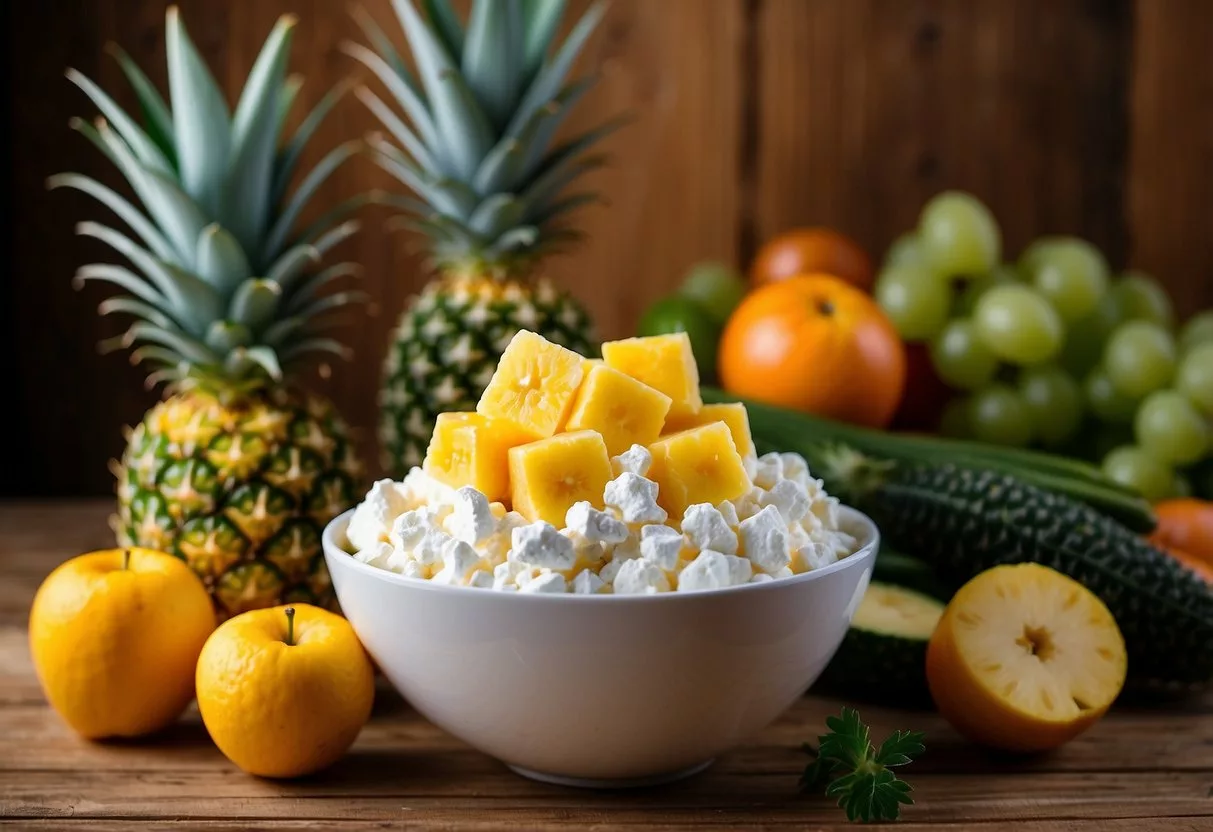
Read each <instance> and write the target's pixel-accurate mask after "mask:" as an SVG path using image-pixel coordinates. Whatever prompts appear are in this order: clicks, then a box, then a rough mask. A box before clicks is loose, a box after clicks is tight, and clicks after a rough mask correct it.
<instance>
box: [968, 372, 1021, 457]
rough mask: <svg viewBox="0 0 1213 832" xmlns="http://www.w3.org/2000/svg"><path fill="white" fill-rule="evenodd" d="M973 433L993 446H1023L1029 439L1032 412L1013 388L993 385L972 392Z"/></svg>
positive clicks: (971, 420)
mask: <svg viewBox="0 0 1213 832" xmlns="http://www.w3.org/2000/svg"><path fill="white" fill-rule="evenodd" d="M969 420H970V422H971V424H972V426H973V436H974V438H976V439H980V440H981V441H982V442H989V443H991V444H994V445H1013V446H1016V447H1023V446H1024V445H1027V444H1028V443H1030V442H1031V441H1032V411H1031V410H1030V409H1029V407H1028V403H1027V402H1026V401H1024V398H1023V396H1021V395H1020V394H1019V393H1018V392H1017V391H1016V390H1015V388H1014V387H1011V386H1010V385H1007V384H992V385H990V386H989V387H987V388H985V389H984V390H979V391H978V392H976V393H974V394H973V398H972V401H971V404H970V406H969Z"/></svg>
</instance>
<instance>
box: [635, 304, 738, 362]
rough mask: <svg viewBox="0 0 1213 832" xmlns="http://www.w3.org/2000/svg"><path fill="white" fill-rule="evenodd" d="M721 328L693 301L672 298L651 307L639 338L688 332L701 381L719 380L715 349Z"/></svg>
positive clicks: (644, 319) (642, 319) (641, 323)
mask: <svg viewBox="0 0 1213 832" xmlns="http://www.w3.org/2000/svg"><path fill="white" fill-rule="evenodd" d="M720 329H721V328H720V325H719V324H717V323H716V322H715V321H714V320H712V316H711V315H710V314H708V312H707V311H705V310H704V308H703V307H702V306H700V305H699V304H698V303H696V302H695V301H693V300H691V299H690V298H686V297H680V296H678V295H672V296H670V297H667V298H662V299H661V300H659V301H657V302H656V303H654V304H653V305H652V306H650V307H649V308H648V309H647V310H646V311H645V313H644V315H642V316H641V318H640V326H639V327H638V328H637V334H639V335H666V334H669V333H671V332H685V333H686V334H687V337H689V338H690V339H691V350H692V351H693V352H694V353H695V363H696V364H697V365H698V367H699V379H700V381H711V380H712V379H714V378H715V377H716V345H717V342H719V341H720Z"/></svg>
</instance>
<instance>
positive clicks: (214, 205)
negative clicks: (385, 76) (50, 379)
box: [47, 7, 372, 389]
mask: <svg viewBox="0 0 1213 832" xmlns="http://www.w3.org/2000/svg"><path fill="white" fill-rule="evenodd" d="M294 26H295V18H294V17H292V16H289V15H285V16H283V17H281V18H280V19H279V20H278V22H277V24H276V25H275V26H274V28H273V30H272V31H271V32H270V35H269V37H268V38H267V39H266V41H265V44H264V45H263V46H262V49H261V52H260V54H259V55H258V57H257V59H256V61H255V62H254V64H253V67H252V69H251V71H250V72H249V75H248V78H247V80H246V82H245V85H244V89H243V91H242V92H241V94H240V97H239V100H238V101H237V104H236V108H235V110H234V112H229V109H228V105H227V102H226V101H225V99H224V96H223V93H222V92H221V91H220V89H219V87H218V85H217V84H216V82H215V80H214V77H213V76H212V75H211V73H210V71H209V70H208V69H207V67H206V64H205V62H204V61H203V60H202V57H201V56H200V55H199V54H198V51H197V49H196V48H195V47H194V45H193V43H192V42H191V40H190V38H189V35H188V34H187V32H186V30H185V26H184V25H183V24H182V22H181V19H180V15H179V14H178V11H177V9H176V7H170V8H169V9H168V12H167V14H166V33H165V38H166V51H167V58H168V82H169V83H168V86H169V100H170V102H171V104H172V106H171V107H170V105H169V103H166V102H165V100H164V99H163V98H162V97H161V95H160V93H159V92H158V91H157V90H156V88H155V86H154V85H153V84H152V82H151V81H150V80H149V79H148V77H147V76H146V75H145V74H144V73H143V71H142V70H141V69H140V68H139V67H138V66H137V65H136V64H135V62H134V61H132V60H131V59H130V57H129V56H127V54H126V53H125V52H123V51H122V50H121V49H120V48H118V47H116V46H114V47H111V49H110V51H111V53H112V54H113V55H114V57H115V59H116V60H117V61H118V63H119V65H120V67H121V69H122V71H123V74H124V75H125V76H126V78H127V80H128V81H129V83H130V85H131V87H132V89H133V90H134V93H135V97H136V99H137V100H138V103H139V109H140V112H141V115H142V123H140V121H138V120H136V119H135V118H132V117H131V116H130V115H128V114H127V113H126V112H125V111H124V110H123V109H122V108H121V107H120V106H119V105H118V104H117V103H116V102H115V101H114V100H113V99H112V98H111V97H110V96H109V95H108V94H107V93H106V92H105V91H104V90H102V89H101V88H100V87H98V86H97V85H96V84H95V83H94V82H93V81H91V80H90V79H89V78H87V77H85V76H84V75H82V74H81V73H79V72H77V71H75V70H72V69H69V70H68V72H67V77H68V79H69V80H71V81H72V83H74V84H75V85H76V86H78V87H79V88H80V89H81V90H82V91H83V92H84V93H85V95H87V96H88V98H89V99H90V100H91V101H92V102H93V103H94V104H95V105H96V106H97V108H98V109H99V110H100V111H101V116H100V117H99V118H98V119H97V120H96V121H95V122H94V123H91V124H90V123H89V122H87V121H85V120H83V119H73V120H72V122H71V126H72V127H73V129H75V130H77V131H78V132H80V133H81V134H83V135H84V136H85V137H86V138H87V139H89V141H90V142H92V143H93V144H94V145H95V146H96V147H97V148H98V149H99V150H101V152H102V153H103V154H104V155H105V156H106V157H107V158H108V159H109V160H110V161H111V162H112V163H113V164H114V165H115V166H116V167H117V168H118V169H119V171H120V172H121V173H122V175H123V177H124V178H125V179H126V181H127V183H128V185H129V186H130V189H131V191H133V193H134V196H135V197H136V199H137V200H138V203H139V205H141V206H142V209H141V208H140V207H137V205H136V204H135V203H133V202H131V201H130V200H128V199H127V198H126V197H124V196H122V195H121V194H119V193H118V192H117V191H115V190H113V189H111V188H109V187H108V186H106V185H103V184H102V183H100V182H99V181H97V180H95V179H93V178H91V177H88V176H84V175H82V174H79V173H61V174H58V175H56V176H52V177H51V178H50V179H49V180H48V183H47V184H48V187H50V188H61V187H64V188H73V189H75V190H79V191H82V192H84V193H86V194H88V195H89V196H92V197H93V198H94V199H96V200H97V201H98V202H100V203H101V204H103V205H105V206H106V207H107V208H109V209H110V210H111V211H112V212H113V213H114V214H116V215H117V216H118V218H119V219H120V220H122V221H123V222H124V223H125V224H126V226H127V227H128V228H129V230H130V232H131V233H132V234H133V235H134V236H133V237H132V236H128V234H126V233H123V232H121V231H118V230H116V229H114V228H111V227H109V226H106V225H103V224H100V223H95V222H85V223H81V224H80V225H79V226H78V227H77V231H78V232H79V233H80V234H82V235H84V236H88V237H93V238H95V239H98V240H100V241H102V242H103V243H105V244H106V245H108V246H109V247H110V248H112V249H114V250H115V251H116V252H118V253H119V254H121V255H123V257H125V258H126V260H127V261H129V263H130V265H131V266H133V269H132V268H127V267H126V266H119V265H110V264H92V265H88V266H84V267H83V268H81V269H80V270H79V272H78V273H77V276H76V282H77V285H79V284H82V283H83V282H85V281H90V280H97V281H102V282H106V283H110V284H112V285H114V286H116V287H117V288H118V289H119V290H121V291H122V292H123V293H124V294H122V295H120V296H118V297H114V298H111V299H110V300H108V301H106V302H105V303H103V304H102V305H101V307H100V310H99V311H100V312H101V314H103V315H108V314H125V315H129V316H132V317H133V318H135V323H134V324H133V325H132V326H131V327H130V328H129V329H128V330H127V332H126V334H125V335H124V336H122V337H121V338H120V339H118V340H117V341H116V342H115V343H112V344H109V345H103V346H122V347H130V346H134V345H136V344H138V345H140V346H139V348H138V349H136V350H135V351H134V352H133V353H132V356H131V358H132V361H134V362H136V363H139V362H147V363H149V364H150V365H151V366H152V367H153V368H154V369H155V372H153V373H151V375H150V376H149V384H155V383H159V382H161V381H167V382H170V383H174V384H179V385H185V386H189V385H190V384H193V383H200V382H201V381H206V383H207V384H208V385H209V386H215V387H227V388H236V387H240V388H250V389H251V388H256V387H259V386H262V385H264V384H267V383H270V382H275V381H278V380H280V379H281V378H282V377H283V374H284V370H285V369H287V368H289V367H290V366H291V365H292V364H294V363H296V362H297V361H298V360H299V359H301V358H303V357H305V356H308V355H311V354H316V353H331V354H336V355H342V356H344V355H345V353H346V350H345V348H344V347H343V346H341V345H340V344H339V343H337V342H336V341H334V340H332V339H331V338H327V337H323V333H324V330H325V329H326V328H327V327H328V326H329V325H330V322H329V321H328V320H327V313H329V312H332V311H334V310H337V309H340V308H342V307H344V306H346V305H348V304H350V303H354V302H357V301H360V300H362V299H363V298H362V295H361V293H359V292H353V291H342V292H330V291H328V290H329V289H331V288H332V283H333V282H334V281H335V280H338V279H340V278H342V277H346V276H348V275H350V274H353V273H355V269H354V268H353V267H351V266H350V264H339V265H336V266H331V267H329V268H327V269H324V270H319V271H317V264H318V263H319V261H320V260H321V259H322V258H323V256H324V255H325V254H326V253H327V252H328V251H329V250H330V249H331V248H333V247H334V246H336V245H337V244H338V243H340V242H341V241H343V240H345V239H346V238H348V237H349V236H351V235H352V234H353V233H354V232H355V231H356V230H357V224H356V223H354V222H352V221H348V220H347V219H346V217H347V216H348V215H349V214H350V213H351V212H352V211H353V210H354V209H356V208H357V207H359V206H360V205H362V204H364V203H366V202H368V201H370V200H371V198H372V197H371V196H370V195H361V196H358V197H354V198H353V199H350V200H347V201H346V202H344V203H342V204H340V205H338V206H336V207H334V208H333V209H331V210H329V211H328V212H327V213H325V214H324V215H323V216H322V217H321V218H320V219H319V220H317V221H316V222H314V223H313V224H312V225H310V226H309V227H308V228H306V229H305V230H304V231H303V232H301V233H296V232H295V231H294V228H295V226H296V224H297V222H298V219H299V216H300V214H301V212H302V211H303V209H304V208H305V206H306V205H307V204H308V203H309V201H310V200H311V198H312V197H313V196H315V194H316V192H317V190H318V189H319V188H320V186H321V185H322V184H323V183H324V181H325V180H326V179H327V178H328V177H329V176H330V175H331V174H332V173H333V171H334V170H336V169H337V168H338V167H339V166H340V165H341V164H343V163H344V162H345V161H346V160H347V159H349V158H350V157H351V156H352V155H354V153H355V152H357V151H358V149H359V148H360V146H361V143H360V142H349V143H346V144H342V145H340V146H338V147H336V148H333V149H332V150H331V151H329V152H328V154H327V155H325V156H324V157H323V158H322V159H321V160H320V161H319V162H318V163H317V164H316V166H315V167H314V168H312V169H311V170H310V171H309V172H307V174H306V175H304V176H303V177H302V178H301V179H300V181H299V184H298V185H297V186H296V187H295V188H294V190H293V191H291V190H290V185H291V183H292V182H293V181H294V180H295V178H296V173H297V171H298V167H299V159H300V156H301V154H302V152H303V149H304V147H305V146H306V145H307V144H308V142H309V141H310V140H311V138H312V137H313V136H314V134H315V132H316V130H317V128H318V127H319V126H320V124H321V122H322V121H323V120H324V118H325V117H326V116H327V115H328V114H329V112H330V111H331V110H332V109H333V107H334V105H335V104H336V103H337V102H338V100H340V99H341V97H342V96H343V95H344V94H345V93H346V92H348V90H349V88H350V87H351V86H352V85H351V84H348V83H347V84H342V85H338V86H337V87H335V88H334V89H333V90H331V91H329V92H328V93H327V94H326V95H325V96H324V97H323V98H322V99H321V100H320V101H319V102H318V103H317V104H316V106H315V107H314V108H313V109H312V110H311V112H310V113H309V114H308V115H307V116H306V117H305V118H304V119H303V121H302V122H301V124H300V125H299V127H298V128H297V129H296V131H295V132H294V134H292V135H291V136H290V137H289V138H286V137H285V136H284V128H285V122H286V119H287V116H288V115H289V113H290V111H291V107H292V104H293V103H294V101H295V99H296V96H297V93H298V91H299V89H300V86H301V81H300V79H299V78H298V77H295V76H288V75H287V60H288V56H289V53H290V45H291V38H292V32H293V29H294ZM322 292H324V294H323V295H322V294H321V293H322Z"/></svg>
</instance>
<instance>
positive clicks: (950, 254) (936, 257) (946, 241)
mask: <svg viewBox="0 0 1213 832" xmlns="http://www.w3.org/2000/svg"><path fill="white" fill-rule="evenodd" d="M918 234H919V237H920V238H921V240H922V248H923V252H924V253H925V254H926V256H927V258H928V260H929V261H930V263H931V265H932V266H933V267H934V269H935V271H937V272H938V273H939V274H941V275H944V276H947V277H951V276H954V275H966V274H968V275H973V274H986V273H987V272H989V271H990V270H991V269H993V268H994V265H995V264H996V263H998V261H999V256H1000V254H1001V252H1002V235H1001V233H1000V232H999V230H998V223H997V222H996V221H995V220H994V215H993V214H991V213H990V209H988V208H986V206H985V205H983V204H982V203H981V202H980V201H979V200H978V199H977V198H976V197H974V196H973V195H972V194H967V193H963V192H961V191H945V192H944V193H941V194H938V195H937V196H935V197H934V198H932V199H931V200H930V201H929V202H927V204H926V205H924V206H923V209H922V214H921V216H920V217H919V219H918Z"/></svg>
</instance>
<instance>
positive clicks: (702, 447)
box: [648, 422, 751, 519]
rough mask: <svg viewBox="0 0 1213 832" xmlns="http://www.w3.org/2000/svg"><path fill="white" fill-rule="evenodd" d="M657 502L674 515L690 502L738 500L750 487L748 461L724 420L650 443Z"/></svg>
mask: <svg viewBox="0 0 1213 832" xmlns="http://www.w3.org/2000/svg"><path fill="white" fill-rule="evenodd" d="M649 452H650V453H652V455H653V466H652V467H651V468H650V469H649V473H648V478H649V479H651V480H653V481H654V482H656V483H657V502H658V504H659V505H660V506H661V507H662V508H664V509H665V510H666V511H667V512H669V514H670V517H671V518H674V519H676V518H680V517H682V515H683V512H685V511H686V509H687V507H688V506H692V505H694V504H695V503H712V504H713V505H715V504H716V503H719V502H721V501H723V500H735V499H737V498H738V497H740V496H741V495H743V494H745V493H746V492H748V491H749V490H750V488H751V484H750V478H749V477H748V476H746V472H745V465H744V464H743V463H742V461H741V454H739V453H737V446H736V445H735V444H733V436H732V434H730V433H729V428H728V426H727V425H726V424H725V423H724V422H713V423H712V424H710V425H703V426H702V427H697V428H691V429H690V430H684V431H682V432H681V433H675V434H671V435H670V436H666V437H664V438H662V439H659V440H658V441H656V442H654V443H653V444H652V445H650V446H649Z"/></svg>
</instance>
